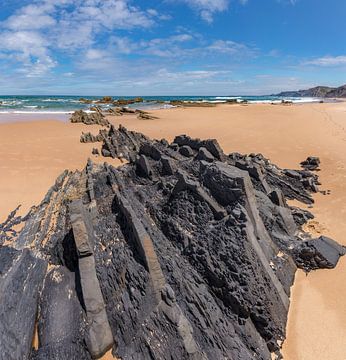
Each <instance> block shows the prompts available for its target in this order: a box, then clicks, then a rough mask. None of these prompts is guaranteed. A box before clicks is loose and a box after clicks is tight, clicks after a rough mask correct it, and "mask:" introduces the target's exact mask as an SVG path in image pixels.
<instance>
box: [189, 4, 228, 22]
mask: <svg viewBox="0 0 346 360" xmlns="http://www.w3.org/2000/svg"><path fill="white" fill-rule="evenodd" d="M182 1H183V2H185V3H186V4H187V5H189V6H190V7H191V8H192V9H194V10H196V11H197V12H198V13H199V15H200V16H201V18H202V19H203V20H205V21H206V22H207V23H212V22H213V16H214V14H215V13H217V12H222V11H225V10H227V9H228V6H229V0H182Z"/></svg>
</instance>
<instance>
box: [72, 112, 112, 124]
mask: <svg viewBox="0 0 346 360" xmlns="http://www.w3.org/2000/svg"><path fill="white" fill-rule="evenodd" d="M70 121H71V123H83V124H86V125H101V126H109V125H110V123H109V121H108V120H107V119H106V118H105V116H104V115H103V114H102V113H100V112H94V113H90V114H88V113H86V112H85V111H83V110H77V111H75V112H74V113H73V114H72V116H71V118H70Z"/></svg>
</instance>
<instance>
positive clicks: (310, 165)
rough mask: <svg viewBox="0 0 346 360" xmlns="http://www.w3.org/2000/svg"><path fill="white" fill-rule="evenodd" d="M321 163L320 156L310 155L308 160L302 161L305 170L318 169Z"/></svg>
mask: <svg viewBox="0 0 346 360" xmlns="http://www.w3.org/2000/svg"><path fill="white" fill-rule="evenodd" d="M320 163H321V161H320V159H319V158H318V157H316V156H309V157H308V158H307V159H306V160H304V161H302V162H301V163H300V165H301V166H302V168H303V169H305V170H310V171H314V170H318V168H319V166H320Z"/></svg>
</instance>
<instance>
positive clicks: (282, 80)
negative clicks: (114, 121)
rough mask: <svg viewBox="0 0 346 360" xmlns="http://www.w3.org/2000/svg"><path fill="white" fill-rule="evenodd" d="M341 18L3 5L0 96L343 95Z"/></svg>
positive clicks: (295, 6) (225, 7) (109, 4)
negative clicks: (315, 89) (329, 89)
mask: <svg viewBox="0 0 346 360" xmlns="http://www.w3.org/2000/svg"><path fill="white" fill-rule="evenodd" d="M345 19H346V1H345V0H146V1H144V0H31V1H28V0H21V1H19V0H1V1H0V94H2V95H6V94H7V95H9V94H11V95H18V94H23V95H33V94H40V95H54V94H55V95H65V94H66V95H113V96H121V95H123V96H126V95H148V96H150V95H259V94H272V93H277V92H280V91H282V90H296V89H304V88H309V87H312V86H316V85H328V86H340V85H343V84H344V83H346V39H345V30H344V29H345Z"/></svg>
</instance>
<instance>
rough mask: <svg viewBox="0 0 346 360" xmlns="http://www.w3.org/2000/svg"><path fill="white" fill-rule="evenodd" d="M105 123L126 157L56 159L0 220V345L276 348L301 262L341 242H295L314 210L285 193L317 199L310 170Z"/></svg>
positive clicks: (332, 254) (207, 352)
mask: <svg viewBox="0 0 346 360" xmlns="http://www.w3.org/2000/svg"><path fill="white" fill-rule="evenodd" d="M102 137H103V148H102V154H103V155H107V156H112V157H121V158H125V159H127V160H128V161H129V162H128V163H127V164H125V165H123V166H122V167H120V168H114V167H112V166H110V165H107V164H106V163H105V164H104V165H94V164H93V163H92V162H91V161H89V162H88V164H87V166H86V168H85V169H84V170H83V171H81V172H78V171H76V172H68V171H65V172H64V173H63V174H62V175H61V176H60V177H59V178H58V179H57V181H56V184H55V185H54V186H53V187H52V188H51V189H50V190H49V192H48V193H47V195H46V197H45V199H44V200H43V201H42V203H41V204H40V205H38V206H37V207H33V208H32V209H31V210H30V212H29V214H28V215H27V216H26V217H25V218H23V219H22V218H21V217H18V216H16V213H15V212H13V213H11V214H10V216H9V218H8V220H7V221H6V222H5V223H4V224H2V225H0V241H1V244H2V247H0V258H1V262H0V289H1V291H2V294H5V295H4V296H3V297H2V299H1V300H0V319H1V321H0V340H1V343H2V344H5V346H4V347H3V349H2V351H1V355H0V358H1V359H5V358H6V359H17V358H18V356H19V355H20V358H23V359H47V358H49V359H59V360H64V359H66V360H67V359H69V360H70V359H76V360H77V359H91V358H98V357H99V356H101V355H102V354H103V353H104V352H105V351H107V350H108V349H109V348H110V346H113V354H114V355H116V356H117V357H118V358H121V359H133V360H137V359H138V360H140V359H177V360H178V359H179V360H180V359H198V360H199V359H213V360H214V359H238V360H245V359H246V360H248V359H270V358H271V355H272V353H275V354H276V356H277V358H280V345H279V344H280V342H282V341H283V340H284V338H285V326H286V321H287V313H288V307H289V295H290V286H291V285H292V283H293V280H294V274H295V271H296V267H297V266H299V267H301V268H303V269H305V270H307V271H309V270H312V269H316V268H319V267H328V268H331V267H333V266H335V265H336V263H337V261H338V259H339V256H341V255H343V254H344V248H343V247H341V246H339V245H337V244H336V243H335V242H333V241H332V240H330V239H328V238H320V239H318V243H316V246H314V244H315V243H314V242H313V240H308V242H303V240H302V236H303V235H304V236H305V237H306V236H307V234H303V232H302V230H301V225H303V224H304V223H305V222H306V221H307V220H308V219H309V218H311V217H312V215H311V214H310V213H309V212H307V211H303V210H300V209H299V208H297V207H290V206H289V205H288V204H287V202H286V199H287V198H288V199H297V200H300V201H303V202H305V203H307V204H311V203H313V199H312V197H311V192H312V191H318V189H317V182H318V178H317V176H316V175H314V174H312V173H310V172H309V171H289V170H281V169H279V168H278V167H277V166H275V165H273V164H271V163H270V161H269V160H267V159H265V158H264V157H263V156H262V155H260V154H258V155H255V154H251V155H249V156H243V155H240V154H237V153H233V154H230V155H226V154H224V152H223V151H222V149H221V148H220V146H219V145H218V143H217V142H216V141H215V140H203V141H202V140H199V139H191V138H189V137H187V136H178V137H177V138H176V139H175V140H174V142H173V143H172V144H168V143H167V141H165V140H161V141H155V140H154V141H153V140H150V139H149V138H147V137H146V136H144V135H142V134H140V133H136V132H130V131H127V130H126V129H125V128H124V127H120V128H119V129H115V128H114V127H113V126H112V127H111V128H110V129H109V131H108V132H107V133H105V132H102ZM182 148H183V149H184V150H182V151H181V149H182ZM21 222H23V228H22V230H20V231H18V232H16V231H14V230H13V229H12V227H13V226H14V225H18V224H19V223H21ZM29 249H30V250H29ZM47 266H48V270H46V268H47ZM16 289H17V290H16ZM18 289H19V290H18ZM22 289H24V291H23V290H22ZM18 291H19V292H20V293H18ZM19 298H20V304H21V306H20V307H18V308H14V307H13V306H12V301H19V300H16V299H19ZM12 299H15V300H12ZM13 319H15V321H13ZM35 321H36V324H37V328H38V331H37V333H38V338H39V346H38V348H37V349H32V348H31V346H30V344H31V342H30V341H31V339H32V337H33V332H34V327H35ZM23 324H24V326H23ZM100 335H102V336H100ZM19 337H20V339H23V341H22V342H21V346H20V347H19V346H18V347H17V348H16V350H15V351H14V349H15V347H14V344H15V343H17V342H18V341H19V340H18V339H19Z"/></svg>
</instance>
